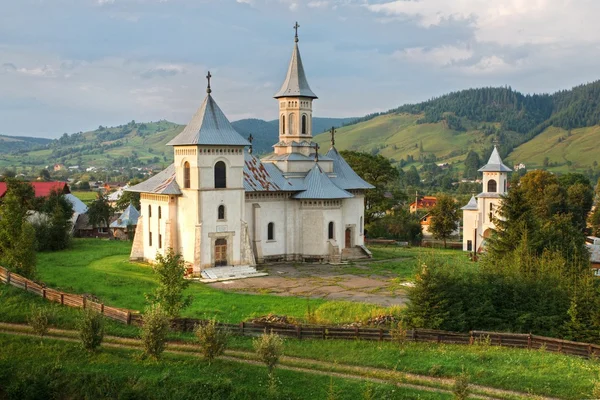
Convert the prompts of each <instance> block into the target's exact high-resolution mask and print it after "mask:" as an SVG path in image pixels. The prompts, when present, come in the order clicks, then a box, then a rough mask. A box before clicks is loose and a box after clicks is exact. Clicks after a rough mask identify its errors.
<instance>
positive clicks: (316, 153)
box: [315, 143, 321, 162]
mask: <svg viewBox="0 0 600 400" xmlns="http://www.w3.org/2000/svg"><path fill="white" fill-rule="evenodd" d="M320 148H321V147H319V143H315V161H316V162H319V149H320Z"/></svg>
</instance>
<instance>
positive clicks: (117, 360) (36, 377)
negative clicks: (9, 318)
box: [0, 334, 450, 400]
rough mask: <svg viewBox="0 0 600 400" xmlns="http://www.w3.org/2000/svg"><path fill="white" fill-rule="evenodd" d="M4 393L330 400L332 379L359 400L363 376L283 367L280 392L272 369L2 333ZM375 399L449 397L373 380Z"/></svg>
mask: <svg viewBox="0 0 600 400" xmlns="http://www.w3.org/2000/svg"><path fill="white" fill-rule="evenodd" d="M0 346H1V347H2V349H3V351H2V353H0V380H1V381H2V382H3V384H2V386H1V387H0V397H1V398H6V399H40V398H90V399H94V398H115V399H116V398H137V399H142V398H143V399H197V398H203V399H215V400H217V399H219V400H220V399H258V398H275V399H325V398H326V396H327V390H328V387H329V386H330V384H333V385H334V386H335V388H336V389H337V394H338V396H337V398H338V399H340V400H341V399H348V400H350V399H356V398H359V397H360V396H361V393H363V392H364V391H365V389H366V385H365V384H364V383H362V382H360V381H356V380H349V379H340V378H331V380H330V378H329V377H327V376H318V375H313V374H308V373H301V372H296V371H286V370H279V371H277V372H276V376H277V379H278V381H279V384H278V389H277V392H276V395H272V393H270V392H269V390H268V377H267V373H266V368H264V367H262V366H258V365H256V366H255V365H244V364H240V363H236V362H231V361H224V360H216V361H214V362H213V363H212V364H211V365H209V364H208V363H207V362H205V361H203V360H200V359H198V358H192V357H188V356H179V355H172V354H167V355H165V356H164V359H163V361H161V362H159V363H157V362H149V361H142V360H140V359H139V354H140V352H139V351H135V350H122V349H106V348H105V349H103V350H102V352H101V353H98V354H90V353H87V352H85V351H83V350H81V349H80V347H79V346H78V345H77V344H70V343H60V342H57V341H52V340H45V341H44V342H43V343H41V342H40V341H39V340H38V339H35V338H15V337H9V336H6V335H2V334H0ZM372 389H373V394H374V395H375V396H376V397H375V398H378V399H382V398H387V399H415V398H420V399H432V400H433V399H449V398H450V396H448V395H440V394H436V393H427V392H422V391H416V390H410V389H400V388H397V387H395V386H392V385H376V384H373V385H372Z"/></svg>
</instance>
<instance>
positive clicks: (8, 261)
mask: <svg viewBox="0 0 600 400" xmlns="http://www.w3.org/2000/svg"><path fill="white" fill-rule="evenodd" d="M7 183H8V188H7V193H6V195H5V196H4V198H3V201H2V204H1V205H0V260H1V261H2V263H3V264H4V265H5V266H6V267H7V268H9V269H10V270H12V271H14V272H16V273H17V274H20V275H23V276H25V277H27V278H33V277H34V276H35V263H36V255H35V248H36V242H35V231H34V229H33V227H32V226H31V224H30V223H29V222H28V221H27V212H28V210H29V209H30V206H31V204H32V202H33V198H34V196H33V188H32V186H31V185H30V184H28V183H23V182H19V181H16V180H14V179H9V180H8V181H7Z"/></svg>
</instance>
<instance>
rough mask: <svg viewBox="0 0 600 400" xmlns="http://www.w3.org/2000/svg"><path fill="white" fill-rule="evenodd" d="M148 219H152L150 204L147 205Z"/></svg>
mask: <svg viewBox="0 0 600 400" xmlns="http://www.w3.org/2000/svg"><path fill="white" fill-rule="evenodd" d="M148 218H152V204H148Z"/></svg>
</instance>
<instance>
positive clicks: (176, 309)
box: [148, 248, 192, 318]
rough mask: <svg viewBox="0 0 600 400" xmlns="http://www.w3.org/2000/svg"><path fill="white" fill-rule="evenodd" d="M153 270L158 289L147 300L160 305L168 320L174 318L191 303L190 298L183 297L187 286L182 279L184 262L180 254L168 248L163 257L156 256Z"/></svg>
mask: <svg viewBox="0 0 600 400" xmlns="http://www.w3.org/2000/svg"><path fill="white" fill-rule="evenodd" d="M153 269H154V272H156V274H157V275H158V287H157V288H156V291H155V292H154V294H152V295H149V296H148V298H149V299H150V300H151V301H152V302H153V303H160V304H161V305H162V308H163V310H164V311H165V313H166V314H167V315H168V316H169V317H170V318H176V317H177V316H179V313H180V312H181V310H183V309H184V308H185V307H187V306H188V305H190V303H191V302H192V297H191V296H184V295H183V292H184V290H185V289H186V288H187V287H188V285H189V281H187V280H186V279H184V276H185V261H184V260H183V257H182V256H181V254H176V253H175V251H174V250H173V249H172V248H169V249H168V250H167V253H166V255H165V256H163V255H161V254H157V255H156V264H154V265H153Z"/></svg>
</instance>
